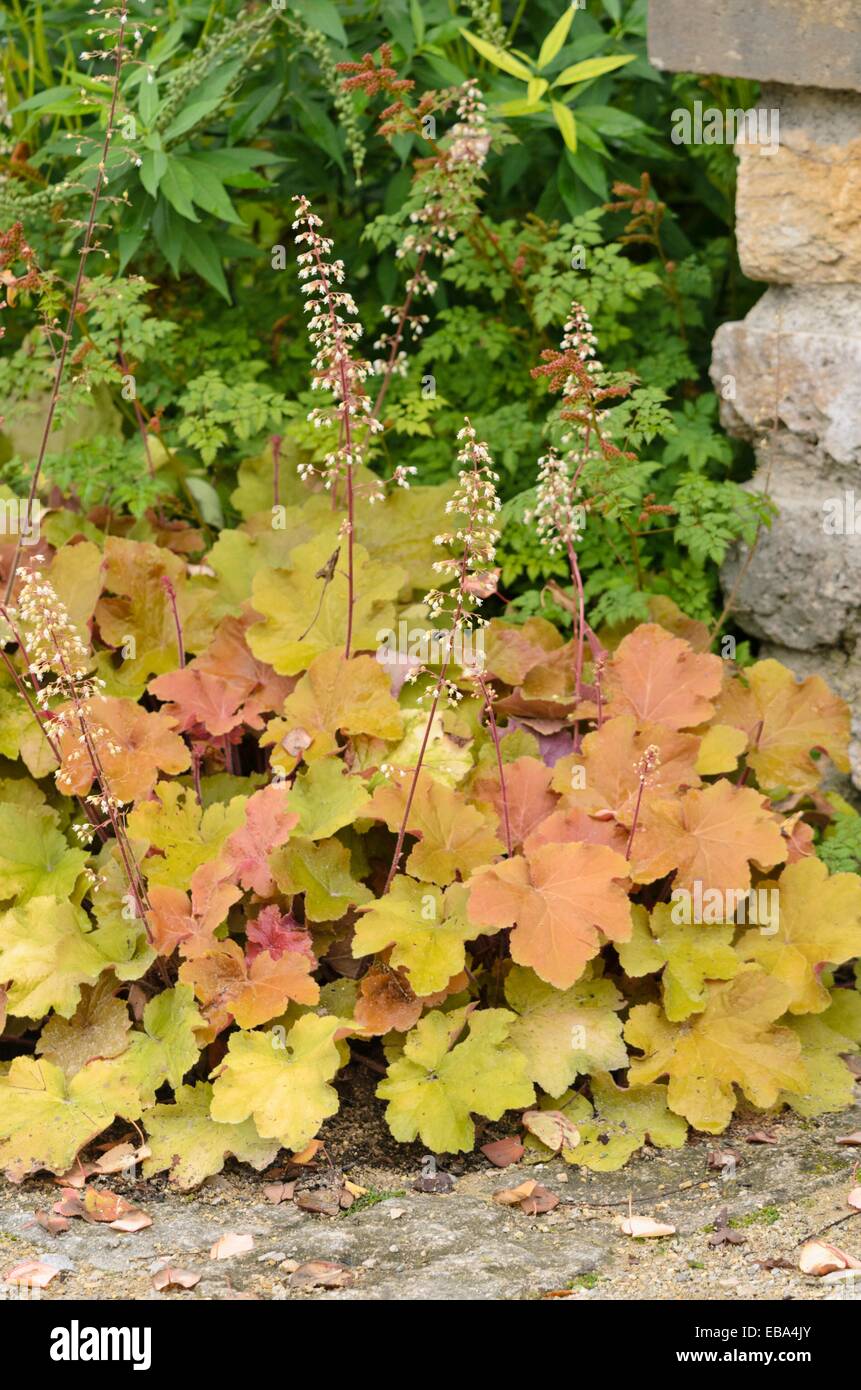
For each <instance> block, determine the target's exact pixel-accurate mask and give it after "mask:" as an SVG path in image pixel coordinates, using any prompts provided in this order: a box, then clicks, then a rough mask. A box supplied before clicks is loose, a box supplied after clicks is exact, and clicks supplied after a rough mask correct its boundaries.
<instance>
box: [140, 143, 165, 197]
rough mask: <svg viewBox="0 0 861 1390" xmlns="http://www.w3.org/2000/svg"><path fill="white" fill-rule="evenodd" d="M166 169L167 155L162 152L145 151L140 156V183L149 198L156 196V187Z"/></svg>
mask: <svg viewBox="0 0 861 1390" xmlns="http://www.w3.org/2000/svg"><path fill="white" fill-rule="evenodd" d="M166 169H167V155H166V154H165V153H164V152H163V151H162V150H146V151H145V152H144V154H143V155H142V156H141V165H140V169H139V171H138V173H139V175H140V181H141V183H142V184H143V186H144V188H145V189H146V191H147V193H148V194H149V195H150V197H151V198H155V197H156V196H157V195H158V186H159V184H160V183H161V180H162V177H163V176H164V173H165V170H166Z"/></svg>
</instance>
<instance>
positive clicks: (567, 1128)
mask: <svg viewBox="0 0 861 1390" xmlns="http://www.w3.org/2000/svg"><path fill="white" fill-rule="evenodd" d="M523 1124H524V1128H526V1129H528V1130H529V1132H530V1134H534V1135H535V1137H536V1139H540V1140H541V1143H542V1144H544V1145H546V1147H547V1148H548V1149H550V1150H551V1151H552V1152H553V1153H559V1152H560V1150H561V1149H573V1148H575V1147H576V1145H577V1144H579V1143H580V1131H579V1129H578V1128H577V1126H576V1125H574V1124H572V1123H571V1121H570V1120H569V1119H568V1117H567V1115H563V1113H562V1111H561V1110H525V1111H524V1112H523Z"/></svg>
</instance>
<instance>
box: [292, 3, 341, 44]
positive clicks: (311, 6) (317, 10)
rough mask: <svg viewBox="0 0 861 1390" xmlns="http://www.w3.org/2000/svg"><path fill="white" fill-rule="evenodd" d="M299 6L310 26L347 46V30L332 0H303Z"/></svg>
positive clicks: (304, 19)
mask: <svg viewBox="0 0 861 1390" xmlns="http://www.w3.org/2000/svg"><path fill="white" fill-rule="evenodd" d="M298 8H301V11H302V19H303V21H304V22H305V24H307V25H308V27H309V28H311V29H319V30H320V33H321V34H328V36H329V38H330V39H335V40H336V42H337V43H339V44H341V45H342V47H344V48H346V47H347V32H346V30H345V28H344V26H343V24H342V23H341V16H340V15H339V14H338V11H337V8H336V6H335V5H333V3H332V0H302V4H301V6H299V7H298Z"/></svg>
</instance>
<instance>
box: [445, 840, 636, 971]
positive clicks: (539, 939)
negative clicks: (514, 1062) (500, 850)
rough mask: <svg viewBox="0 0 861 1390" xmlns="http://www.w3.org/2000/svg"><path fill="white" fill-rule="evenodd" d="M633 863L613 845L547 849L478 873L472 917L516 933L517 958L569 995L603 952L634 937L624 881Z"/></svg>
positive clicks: (473, 883) (473, 887)
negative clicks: (604, 946)
mask: <svg viewBox="0 0 861 1390" xmlns="http://www.w3.org/2000/svg"><path fill="white" fill-rule="evenodd" d="M627 872H628V865H627V863H626V861H625V860H624V858H623V857H622V856H621V855H620V854H615V853H614V852H613V850H611V849H608V848H607V847H606V846H605V845H584V844H568V845H542V846H541V847H540V848H539V849H536V850H533V851H532V852H531V853H530V854H529V855H528V856H527V857H525V858H519V857H518V858H516V859H509V860H506V861H505V862H504V863H502V864H496V865H493V866H491V867H489V868H487V869H482V870H480V871H479V872H478V873H477V874H475V875H473V878H472V880H471V884H470V897H469V917H470V920H471V921H472V922H475V923H476V924H477V925H480V926H497V927H511V926H513V927H514V931H513V932H512V933H511V939H510V947H511V955H512V959H513V960H515V961H517V963H518V964H519V965H530V966H531V967H532V969H533V970H534V971H535V973H536V974H537V975H539V976H540V977H541V979H542V980H546V981H547V983H548V984H551V985H555V987H556V988H557V989H568V988H569V987H570V986H571V985H573V984H574V982H575V980H579V978H580V976H581V975H582V974H583V971H584V969H585V966H586V962H587V961H589V960H591V959H592V958H593V956H596V955H597V954H598V952H599V950H600V949H601V940H600V937H599V934H598V932H599V929H600V930H601V931H602V932H604V934H605V935H606V936H607V937H609V939H610V940H611V941H627V940H628V938H629V937H630V935H631V904H630V902H629V900H628V895H627V893H626V892H625V890H624V888H623V887H622V886H621V884H620V883H619V881H618V880H620V879H624V878H625V877H626V875H627Z"/></svg>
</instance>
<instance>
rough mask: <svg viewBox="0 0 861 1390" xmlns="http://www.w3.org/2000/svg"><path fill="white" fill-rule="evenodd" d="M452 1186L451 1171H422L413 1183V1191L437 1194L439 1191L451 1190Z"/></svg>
mask: <svg viewBox="0 0 861 1390" xmlns="http://www.w3.org/2000/svg"><path fill="white" fill-rule="evenodd" d="M453 1187H454V1178H453V1177H452V1175H451V1173H441V1172H438V1173H427V1174H425V1173H423V1174H422V1176H421V1177H420V1178H416V1180H415V1182H414V1183H413V1192H429V1193H431V1194H434V1195H437V1196H439V1195H440V1194H441V1193H445V1192H451V1190H452V1188H453Z"/></svg>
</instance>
